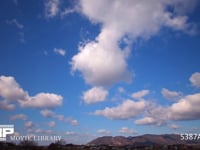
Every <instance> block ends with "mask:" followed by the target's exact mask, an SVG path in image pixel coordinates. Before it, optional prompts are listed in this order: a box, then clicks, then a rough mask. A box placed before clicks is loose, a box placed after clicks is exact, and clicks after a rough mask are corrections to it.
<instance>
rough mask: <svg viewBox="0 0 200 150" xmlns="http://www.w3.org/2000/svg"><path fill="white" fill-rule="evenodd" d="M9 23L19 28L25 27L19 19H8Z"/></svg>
mask: <svg viewBox="0 0 200 150" xmlns="http://www.w3.org/2000/svg"><path fill="white" fill-rule="evenodd" d="M6 23H7V24H10V25H12V24H13V25H15V26H16V27H17V28H18V29H23V28H24V25H23V24H21V23H20V22H19V21H18V20H17V19H11V20H6Z"/></svg>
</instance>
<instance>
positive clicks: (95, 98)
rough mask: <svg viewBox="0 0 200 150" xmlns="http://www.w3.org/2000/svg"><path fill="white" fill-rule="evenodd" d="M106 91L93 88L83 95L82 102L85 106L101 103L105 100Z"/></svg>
mask: <svg viewBox="0 0 200 150" xmlns="http://www.w3.org/2000/svg"><path fill="white" fill-rule="evenodd" d="M107 95H108V91H107V90H105V89H104V88H102V87H93V88H91V89H90V90H88V91H85V92H84V93H83V96H82V98H83V100H84V102H85V103H87V104H92V103H97V102H103V101H105V100H106V97H107Z"/></svg>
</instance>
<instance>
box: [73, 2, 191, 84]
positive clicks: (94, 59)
mask: <svg viewBox="0 0 200 150" xmlns="http://www.w3.org/2000/svg"><path fill="white" fill-rule="evenodd" d="M180 3H184V1H181V2H180ZM191 3H193V1H192V2H191ZM177 6H178V4H176V3H175V2H174V1H167V2H165V1H160V0H153V2H152V1H151V2H150V1H144V0H141V1H136V0H127V1H120V0H116V1H107V0H100V1H92V0H80V12H81V13H82V14H83V15H85V16H86V17H87V18H89V19H90V21H91V22H93V23H100V24H101V27H102V28H101V32H100V34H99V35H98V36H97V37H96V38H95V40H93V41H90V42H88V43H86V44H85V45H82V46H80V47H79V52H78V54H76V55H75V56H73V58H72V61H71V65H72V70H73V71H80V72H81V74H82V75H83V78H84V80H85V81H86V83H88V84H91V85H95V86H109V85H113V84H114V83H116V82H121V81H126V82H130V81H131V79H132V73H131V72H130V71H129V69H128V63H127V58H128V56H129V53H130V43H132V42H133V41H134V40H136V39H137V38H145V39H147V38H149V37H151V36H152V35H155V34H156V33H158V31H159V30H160V29H161V28H162V27H169V28H172V29H174V30H181V31H184V32H189V31H190V30H193V27H192V24H190V23H188V18H187V16H186V15H185V13H175V12H174V11H170V10H169V9H167V8H168V7H171V8H172V9H175V8H176V7H177ZM181 9H184V8H182V7H180V8H179V10H181ZM125 37H126V40H124V39H125ZM120 43H123V44H124V45H125V47H123V48H122V47H120Z"/></svg>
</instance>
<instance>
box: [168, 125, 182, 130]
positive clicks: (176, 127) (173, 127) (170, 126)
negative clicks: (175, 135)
mask: <svg viewBox="0 0 200 150" xmlns="http://www.w3.org/2000/svg"><path fill="white" fill-rule="evenodd" d="M168 127H169V128H171V129H173V130H177V129H179V128H180V126H179V125H176V124H169V125H168Z"/></svg>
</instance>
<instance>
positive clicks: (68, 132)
mask: <svg viewBox="0 0 200 150" xmlns="http://www.w3.org/2000/svg"><path fill="white" fill-rule="evenodd" d="M75 134H76V133H75V132H73V131H67V132H66V135H70V136H71V135H75Z"/></svg>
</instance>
